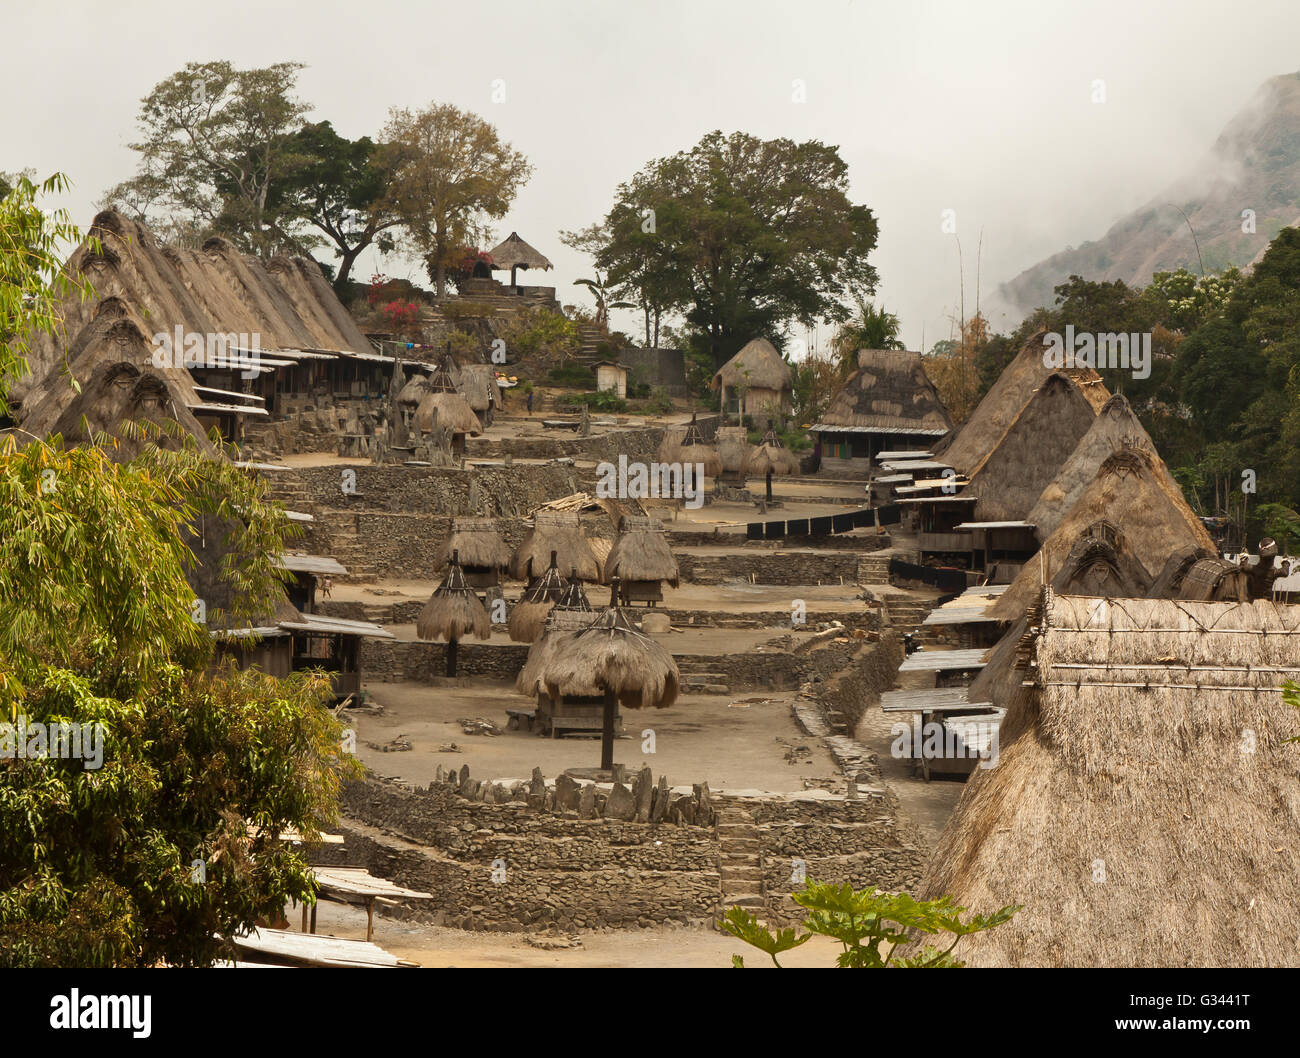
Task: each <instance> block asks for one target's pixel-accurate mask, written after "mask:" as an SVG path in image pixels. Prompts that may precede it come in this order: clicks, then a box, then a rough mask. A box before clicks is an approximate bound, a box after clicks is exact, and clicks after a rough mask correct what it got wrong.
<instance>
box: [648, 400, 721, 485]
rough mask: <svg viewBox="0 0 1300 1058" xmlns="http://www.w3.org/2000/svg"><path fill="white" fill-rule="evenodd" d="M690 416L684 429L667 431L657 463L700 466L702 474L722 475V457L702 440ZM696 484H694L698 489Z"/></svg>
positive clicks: (660, 446) (714, 448)
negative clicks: (702, 470) (702, 468)
mask: <svg viewBox="0 0 1300 1058" xmlns="http://www.w3.org/2000/svg"><path fill="white" fill-rule="evenodd" d="M695 419H696V417H695V415H693V414H692V415H691V421H690V422H688V423H687V424H686V425H685V426H684V427H683V426H678V427H674V428H673V429H671V430H668V431H666V432H665V434H664V439H663V441H662V443H661V444H660V445H659V462H661V463H678V464H681V465H682V466H694V465H695V464H697V463H698V464H702V465H703V467H704V474H705V475H707V476H708V477H716V476H717V475H718V474H721V473H722V457H721V456H719V455H718V450H717V448H716V447H714V446H713V445H711V444H709V443H708V442H707V441H705V440H704V435H703V434H702V433H700V428H699V426H698V424H697V423H696V421H695ZM698 484H699V483H698V482H697V483H696V485H697V487H698Z"/></svg>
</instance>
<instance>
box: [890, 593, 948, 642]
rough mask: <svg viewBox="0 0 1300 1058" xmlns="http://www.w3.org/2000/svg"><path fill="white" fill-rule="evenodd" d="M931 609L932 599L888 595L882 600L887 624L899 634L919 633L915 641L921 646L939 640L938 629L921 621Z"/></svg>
mask: <svg viewBox="0 0 1300 1058" xmlns="http://www.w3.org/2000/svg"><path fill="white" fill-rule="evenodd" d="M933 609H934V600H933V599H914V598H910V597H908V596H898V595H890V596H888V597H887V598H886V599H885V602H884V611H885V621H886V623H887V624H888V626H889V627H890V628H892V629H893V630H894V631H896V632H897V633H898V634H899V635H900V636H901V635H904V634H906V633H908V632H918V633H920V634H919V635H918V636H917V639H916V641H917V642H918V643H920V644H922V645H923V646H933V645H934V644H936V643H938V642H939V632H938V629H936V628H934V627H932V626H928V625H923V624H922V623H921V622H922V621H924V620H925V619H926V617H927V616H928V615H929V613H930V611H931V610H933Z"/></svg>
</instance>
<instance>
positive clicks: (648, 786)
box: [632, 766, 655, 823]
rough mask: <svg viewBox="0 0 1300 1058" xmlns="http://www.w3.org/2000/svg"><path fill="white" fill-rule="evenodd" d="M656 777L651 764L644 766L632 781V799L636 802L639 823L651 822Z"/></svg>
mask: <svg viewBox="0 0 1300 1058" xmlns="http://www.w3.org/2000/svg"><path fill="white" fill-rule="evenodd" d="M654 790H655V777H654V773H653V772H651V771H650V768H649V766H647V767H644V768H642V769H641V770H640V771H639V772H637V774H636V779H635V780H634V781H633V782H632V799H633V800H634V801H635V802H636V819H637V822H638V823H648V822H650V806H651V802H652V801H653V799H654Z"/></svg>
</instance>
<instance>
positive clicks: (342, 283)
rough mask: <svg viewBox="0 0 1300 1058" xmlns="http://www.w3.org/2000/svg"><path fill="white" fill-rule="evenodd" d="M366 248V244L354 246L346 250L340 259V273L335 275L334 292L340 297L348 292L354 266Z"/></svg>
mask: <svg viewBox="0 0 1300 1058" xmlns="http://www.w3.org/2000/svg"><path fill="white" fill-rule="evenodd" d="M364 249H365V247H364V246H354V247H352V249H350V250H345V251H344V252H343V256H342V258H341V259H340V260H339V271H338V275H336V276H335V277H334V293H335V294H337V295H338V296H339V297H340V298H342V297H343V295H344V294H345V293H347V289H348V280H349V278H351V276H352V266H353V265H354V264H356V261H357V258H358V257H359V256H360V255H361V251H362V250H364Z"/></svg>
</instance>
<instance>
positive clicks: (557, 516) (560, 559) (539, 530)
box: [510, 510, 600, 583]
mask: <svg viewBox="0 0 1300 1058" xmlns="http://www.w3.org/2000/svg"><path fill="white" fill-rule="evenodd" d="M552 552H554V554H555V557H556V561H557V563H558V565H559V568H560V569H569V570H573V571H574V572H575V574H576V576H577V579H578V580H585V581H590V582H597V581H599V580H600V563H599V562H598V561H597V560H596V554H595V552H594V551H593V550H592V548H591V541H589V540H588V539H587V536H586V534H585V533H584V532H583V531H582V522H581V520H580V519H579V516H578V512H577V511H576V510H571V511H546V510H539V511H537V512H535V513H534V515H533V527H532V528H531V529H530V530H529V531H528V535H527V536H525V537H524V539H523V540H522V541H521V542H520V544H519V547H518V548H516V549H515V553H514V555H513V556H511V559H510V575H511V576H512V577H514V578H515V579H516V580H522V581H526V582H529V583H531V582H532V580H533V578H535V577H539V576H541V574H542V572H543V571H544V570H545V569H546V567H547V566H548V565H549V564H550V561H551V554H552Z"/></svg>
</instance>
